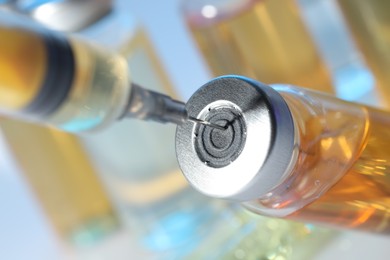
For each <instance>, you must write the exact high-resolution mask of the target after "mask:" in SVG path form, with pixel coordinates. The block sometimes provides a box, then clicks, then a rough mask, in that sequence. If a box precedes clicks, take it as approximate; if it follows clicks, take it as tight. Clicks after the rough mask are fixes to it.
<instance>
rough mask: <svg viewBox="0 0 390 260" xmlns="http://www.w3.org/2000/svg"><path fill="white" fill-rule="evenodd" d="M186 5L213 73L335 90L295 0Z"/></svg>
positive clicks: (199, 0) (206, 0)
mask: <svg viewBox="0 0 390 260" xmlns="http://www.w3.org/2000/svg"><path fill="white" fill-rule="evenodd" d="M182 8H183V12H184V15H185V19H186V21H187V24H188V26H189V28H190V30H191V32H192V34H193V36H194V38H195V40H196V42H197V44H198V46H199V48H200V50H201V52H202V54H203V56H204V58H205V59H206V61H207V63H208V65H209V67H210V69H211V71H212V72H213V75H214V76H220V75H224V74H240V75H245V76H249V77H252V78H255V79H257V80H259V81H261V82H265V83H287V84H294V85H298V86H302V87H307V88H312V89H316V90H320V91H324V92H328V93H333V92H334V90H333V87H332V80H331V78H330V75H329V73H328V71H327V68H326V66H325V64H324V62H323V61H322V59H321V57H320V55H319V53H318V51H317V49H316V47H315V45H314V43H313V41H312V39H311V38H310V35H309V33H308V31H307V29H306V27H305V25H304V23H303V21H302V19H301V17H300V13H299V10H298V6H297V4H296V2H295V1H294V0H287V1H286V0H272V1H271V0H245V1H239V0H229V1H222V0H196V1H189V0H185V1H183V7H182Z"/></svg>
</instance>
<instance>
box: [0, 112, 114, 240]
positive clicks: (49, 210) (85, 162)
mask: <svg viewBox="0 0 390 260" xmlns="http://www.w3.org/2000/svg"><path fill="white" fill-rule="evenodd" d="M0 129H1V133H2V134H3V135H4V138H5V140H6V142H7V143H8V145H9V149H10V151H11V153H12V156H13V157H14V158H15V159H16V161H17V163H18V165H19V167H20V169H21V171H22V172H23V173H24V174H25V176H24V177H25V178H26V180H27V181H28V183H29V184H30V185H31V188H32V190H33V192H34V193H35V194H36V196H37V198H38V200H39V202H40V204H41V205H42V208H43V211H44V212H45V213H46V215H47V216H48V218H49V220H50V222H51V224H52V225H53V226H54V228H55V230H56V231H57V232H58V234H59V235H60V237H62V238H63V239H65V241H68V242H71V243H72V244H73V245H76V246H90V245H93V244H95V243H96V242H98V241H100V240H102V239H103V238H104V237H106V236H107V235H109V234H111V233H112V232H113V231H114V230H116V229H117V228H118V221H117V218H116V216H115V213H114V209H113V207H112V205H111V203H110V201H109V199H108V197H107V194H106V192H105V191H104V189H103V186H102V185H101V183H100V181H99V179H98V178H97V176H96V171H95V169H94V167H93V165H92V164H91V162H90V160H89V159H88V158H87V156H86V154H85V153H83V150H82V146H81V144H80V143H79V141H78V140H77V138H76V137H74V136H72V135H70V134H67V133H64V132H60V131H57V130H54V129H49V128H44V127H42V126H38V125H34V124H30V123H24V122H19V121H14V120H10V119H5V118H2V119H1V120H0Z"/></svg>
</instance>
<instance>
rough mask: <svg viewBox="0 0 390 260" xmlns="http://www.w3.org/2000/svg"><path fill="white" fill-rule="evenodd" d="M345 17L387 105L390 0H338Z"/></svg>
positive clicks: (389, 100) (388, 99)
mask: <svg viewBox="0 0 390 260" xmlns="http://www.w3.org/2000/svg"><path fill="white" fill-rule="evenodd" d="M338 3H339V6H340V7H341V10H342V12H343V14H344V17H345V20H346V22H347V24H348V26H349V28H350V29H351V32H352V35H353V37H354V38H355V40H356V43H357V45H358V47H359V48H360V50H361V52H362V53H363V56H364V58H365V60H366V62H367V63H368V65H369V67H370V68H371V70H372V71H373V73H374V75H375V77H376V79H377V81H378V88H379V91H380V92H382V94H383V96H384V99H385V100H386V102H387V106H390V73H389V72H390V15H389V12H390V11H389V10H390V1H386V0H370V1H367V0H338Z"/></svg>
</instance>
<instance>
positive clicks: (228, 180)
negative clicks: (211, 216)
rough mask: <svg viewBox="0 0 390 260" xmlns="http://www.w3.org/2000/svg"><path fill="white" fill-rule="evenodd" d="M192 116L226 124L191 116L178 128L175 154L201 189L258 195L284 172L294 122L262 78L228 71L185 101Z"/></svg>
mask: <svg viewBox="0 0 390 260" xmlns="http://www.w3.org/2000/svg"><path fill="white" fill-rule="evenodd" d="M186 109H187V111H188V114H189V116H192V117H196V118H199V119H202V120H206V121H209V122H211V123H214V124H218V125H221V126H224V127H226V129H225V130H221V129H218V128H212V127H210V126H205V125H201V124H195V123H193V122H190V121H187V122H186V123H184V124H182V125H180V126H178V128H177V132H176V155H177V159H178V162H179V165H180V168H181V170H182V172H183V173H184V175H185V177H186V178H187V180H188V181H189V182H190V184H191V185H192V186H193V187H194V188H195V189H197V190H198V191H200V192H201V193H203V194H206V195H208V196H211V197H217V198H227V199H233V200H237V201H246V200H252V199H256V198H258V197H260V196H262V195H265V194H266V193H267V192H269V191H270V190H272V188H274V187H275V186H276V185H278V184H279V183H281V182H282V181H283V180H284V179H285V178H286V175H288V173H287V169H288V167H289V164H290V161H291V158H292V154H293V149H294V124H293V119H292V117H291V113H290V110H289V108H288V106H287V104H286V102H285V101H284V99H283V98H282V96H281V95H280V94H279V93H278V92H277V91H275V90H274V89H272V88H271V87H269V86H267V85H264V84H262V83H260V82H257V81H254V80H251V79H248V78H245V77H240V76H224V77H219V78H216V79H214V80H212V81H210V82H208V83H207V84H205V85H204V86H202V87H201V88H200V89H199V90H198V91H197V92H196V93H195V94H194V95H193V96H192V97H191V98H190V100H189V101H188V102H187V104H186Z"/></svg>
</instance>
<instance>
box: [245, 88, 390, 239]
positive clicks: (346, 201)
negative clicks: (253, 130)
mask: <svg viewBox="0 0 390 260" xmlns="http://www.w3.org/2000/svg"><path fill="white" fill-rule="evenodd" d="M277 90H278V91H279V93H281V95H282V96H283V98H284V99H285V100H286V102H287V104H288V105H289V107H290V109H291V113H292V116H293V118H294V122H295V124H296V130H297V132H298V138H297V151H296V152H297V157H296V158H295V159H293V162H292V164H293V167H292V169H291V172H290V173H289V175H290V176H289V177H288V178H287V179H286V180H284V181H283V182H281V183H280V185H278V186H277V187H276V188H275V189H273V190H272V191H270V194H272V195H271V196H262V197H260V198H258V199H256V200H254V201H252V202H248V203H246V204H245V205H246V206H247V207H248V208H249V209H251V210H253V211H255V212H259V213H260V212H261V213H264V214H266V215H275V216H280V217H285V218H288V219H295V220H299V221H305V222H311V223H320V224H323V225H329V226H335V227H341V228H351V229H357V230H364V231H369V232H377V233H382V234H388V233H389V230H390V229H389V216H390V212H389V210H388V209H389V205H390V204H389V203H390V198H389V191H390V182H389V172H388V168H389V165H388V162H389V160H390V154H389V153H388V152H387V149H386V148H385V147H387V145H390V138H389V135H388V134H387V129H388V128H389V126H390V114H388V113H386V112H384V111H380V110H376V109H373V108H369V107H366V106H363V105H359V104H353V103H347V102H345V101H342V100H338V99H336V98H332V97H329V96H324V95H321V94H318V93H314V92H308V91H303V90H300V89H295V88H279V89H277ZM286 185H287V186H288V187H289V188H286V187H287V186H286Z"/></svg>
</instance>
